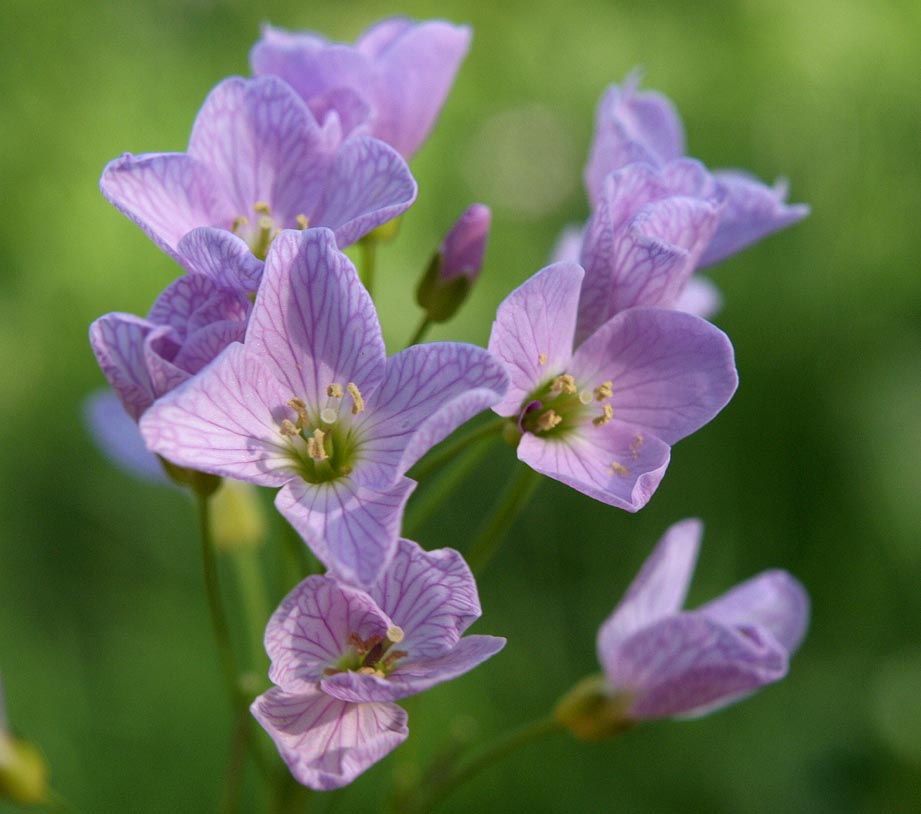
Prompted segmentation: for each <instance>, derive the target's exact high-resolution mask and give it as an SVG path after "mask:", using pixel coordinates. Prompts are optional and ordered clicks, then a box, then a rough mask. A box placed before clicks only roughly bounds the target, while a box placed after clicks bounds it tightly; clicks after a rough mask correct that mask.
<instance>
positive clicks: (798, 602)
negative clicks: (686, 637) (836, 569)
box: [694, 570, 809, 653]
mask: <svg viewBox="0 0 921 814" xmlns="http://www.w3.org/2000/svg"><path fill="white" fill-rule="evenodd" d="M694 613H702V614H703V615H704V616H706V617H708V618H710V619H713V620H714V621H716V622H719V623H721V624H723V625H727V626H730V627H746V626H751V625H758V626H759V627H763V628H765V629H766V630H769V631H770V632H771V634H772V635H773V636H774V638H775V639H776V640H777V641H778V642H779V643H780V645H781V646H782V647H784V648H786V650H787V652H788V653H792V652H793V651H794V650H796V648H797V647H799V645H800V642H802V640H803V637H804V636H805V635H806V628H807V627H808V626H809V595H808V594H807V593H806V591H805V590H804V588H803V586H802V585H801V584H800V583H799V581H798V580H796V579H795V578H794V577H792V576H791V575H790V574H788V573H787V572H786V571H779V570H771V571H765V572H763V573H761V574H758V575H757V576H755V577H752V578H751V579H749V580H747V581H746V582H743V583H742V584H741V585H737V586H736V587H735V588H732V589H731V590H729V591H727V592H726V593H724V594H723V595H722V596H720V597H718V598H716V599H714V600H713V601H711V602H708V603H707V604H706V605H701V606H700V607H699V608H697V609H696V610H695V611H694Z"/></svg>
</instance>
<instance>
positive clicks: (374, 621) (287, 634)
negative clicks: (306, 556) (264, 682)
mask: <svg viewBox="0 0 921 814" xmlns="http://www.w3.org/2000/svg"><path fill="white" fill-rule="evenodd" d="M390 624H391V622H390V620H389V619H388V618H387V616H386V615H385V614H384V613H382V612H381V611H380V609H379V608H378V607H377V605H376V604H375V603H374V601H373V600H372V599H371V597H370V596H368V594H366V593H365V592H364V591H360V590H358V589H356V588H350V587H349V586H347V585H343V584H342V583H341V582H339V581H338V580H336V579H332V578H331V577H325V576H310V577H307V579H305V580H304V581H303V582H301V583H300V584H299V585H298V586H297V587H295V588H294V590H292V591H291V592H290V593H289V594H288V595H287V596H286V597H285V598H284V600H282V603H281V604H280V605H279V606H278V609H277V610H276V611H275V613H273V614H272V617H271V619H269V623H268V625H267V627H266V629H265V650H266V652H267V653H268V654H269V658H270V659H271V660H272V667H271V669H270V670H269V678H270V679H271V680H272V682H273V683H274V684H277V685H278V686H279V687H281V688H282V689H283V690H286V691H288V692H305V691H307V690H308V689H310V687H311V685H315V684H316V682H318V681H321V680H322V679H323V677H324V673H323V671H324V670H325V669H326V668H328V667H333V666H334V665H336V664H337V663H338V662H339V661H341V659H342V658H343V656H345V655H346V654H347V653H348V651H349V648H350V644H349V638H350V637H351V636H352V634H355V635H356V636H358V638H359V639H361V640H362V641H368V639H370V638H372V637H378V638H381V639H382V638H384V636H385V635H386V633H387V628H388V627H390Z"/></svg>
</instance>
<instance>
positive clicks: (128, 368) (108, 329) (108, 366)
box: [90, 313, 157, 421]
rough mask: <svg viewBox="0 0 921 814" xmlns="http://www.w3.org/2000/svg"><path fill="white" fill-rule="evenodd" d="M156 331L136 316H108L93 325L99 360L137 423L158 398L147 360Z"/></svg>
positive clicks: (95, 346) (92, 334)
mask: <svg viewBox="0 0 921 814" xmlns="http://www.w3.org/2000/svg"><path fill="white" fill-rule="evenodd" d="M153 330H155V326H154V325H153V324H151V323H150V322H148V321H147V320H146V319H141V318H140V317H136V316H134V314H118V313H113V314H106V315H105V316H101V317H100V318H99V319H97V320H96V321H95V322H94V323H93V324H92V325H90V345H92V347H93V353H94V354H95V355H96V361H97V362H99V367H100V368H102V372H103V374H105V377H106V379H107V380H108V382H109V384H110V385H111V387H112V389H113V390H114V391H115V394H116V395H117V396H118V400H119V401H120V402H121V403H122V406H123V407H124V408H125V411H126V412H127V413H128V415H129V416H130V417H131V418H133V419H134V420H135V421H137V420H138V419H139V418H140V417H141V414H142V413H143V412H144V411H145V410H146V409H147V408H148V407H150V405H151V404H153V402H154V399H156V397H157V393H156V392H155V389H154V385H153V382H151V380H150V373H149V371H148V370H147V363H146V361H145V358H144V340H145V339H146V338H147V335H148V334H149V333H150V332H151V331H153Z"/></svg>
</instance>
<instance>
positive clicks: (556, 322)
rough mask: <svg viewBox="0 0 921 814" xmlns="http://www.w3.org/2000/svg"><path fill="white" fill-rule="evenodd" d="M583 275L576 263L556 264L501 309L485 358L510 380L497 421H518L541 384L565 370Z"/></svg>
mask: <svg viewBox="0 0 921 814" xmlns="http://www.w3.org/2000/svg"><path fill="white" fill-rule="evenodd" d="M583 274H584V272H583V271H582V268H581V267H580V266H578V265H576V264H575V263H554V264H553V265H550V266H547V267H546V268H544V269H541V270H540V271H539V272H537V274H535V275H534V276H533V277H531V278H530V279H529V280H527V281H526V282H524V283H522V284H521V285H520V286H518V288H516V289H515V290H514V291H513V292H512V293H511V294H509V295H508V296H507V297H506V298H505V300H503V302H502V304H501V305H500V306H499V309H498V311H497V312H496V320H495V322H493V326H492V333H491V334H490V336H489V352H490V353H492V354H494V355H495V356H496V357H498V358H499V359H500V360H501V361H502V362H503V363H504V364H505V368H506V370H507V371H508V374H509V378H510V380H511V383H510V386H509V389H508V392H507V393H506V394H505V398H503V399H502V400H501V401H500V402H499V403H498V404H496V405H495V406H493V410H495V412H497V413H498V414H499V415H501V416H512V415H516V414H517V413H518V412H519V410H521V405H522V402H523V401H524V400H525V399H526V398H527V397H528V395H529V394H530V393H531V392H532V391H533V390H534V389H535V388H536V387H537V386H538V385H539V384H541V383H542V382H544V381H548V380H549V379H551V378H552V377H553V376H557V375H559V374H560V373H563V372H564V371H565V370H566V368H567V367H568V365H569V361H570V359H571V358H572V336H573V332H574V331H575V326H576V311H577V308H578V304H579V289H580V286H581V285H582V277H583Z"/></svg>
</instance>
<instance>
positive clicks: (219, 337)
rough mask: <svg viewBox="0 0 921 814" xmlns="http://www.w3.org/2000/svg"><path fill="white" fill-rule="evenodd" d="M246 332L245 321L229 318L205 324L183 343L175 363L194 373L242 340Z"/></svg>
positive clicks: (182, 368)
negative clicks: (235, 320) (225, 349)
mask: <svg viewBox="0 0 921 814" xmlns="http://www.w3.org/2000/svg"><path fill="white" fill-rule="evenodd" d="M245 333H246V325H245V324H244V323H242V322H234V321H232V320H229V319H225V320H223V321H221V322H212V323H211V324H210V325H205V326H204V327H202V328H199V329H198V330H197V331H195V332H194V333H192V334H191V335H190V336H189V337H188V338H187V339H186V341H185V342H183V343H182V347H181V348H180V349H179V353H177V354H176V358H175V359H173V364H174V365H176V367H178V368H180V369H181V370H184V371H186V372H188V373H191V374H193V375H194V374H195V373H198V372H199V371H200V370H201V369H202V368H203V367H205V366H206V365H208V364H210V363H211V362H213V361H214V360H215V359H216V358H217V357H218V355H219V354H220V353H221V351H222V350H224V348H226V347H228V346H229V345H232V344H233V343H234V342H242V341H243V336H244V334H245Z"/></svg>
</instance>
